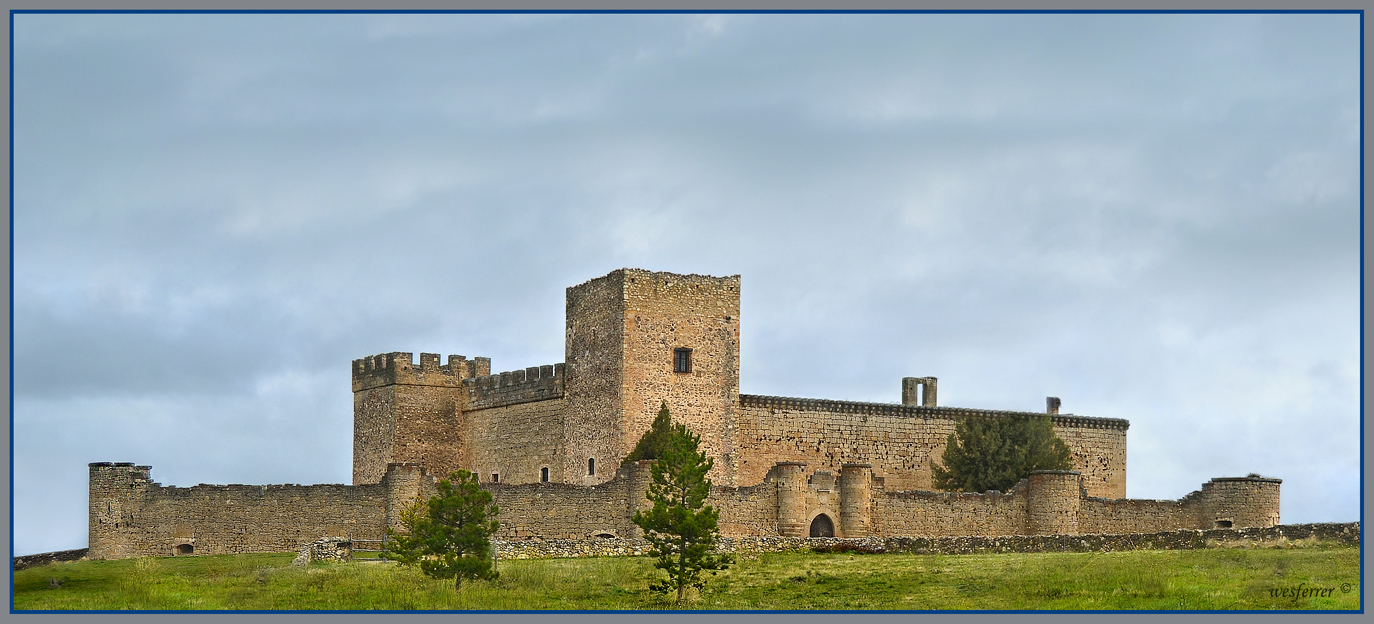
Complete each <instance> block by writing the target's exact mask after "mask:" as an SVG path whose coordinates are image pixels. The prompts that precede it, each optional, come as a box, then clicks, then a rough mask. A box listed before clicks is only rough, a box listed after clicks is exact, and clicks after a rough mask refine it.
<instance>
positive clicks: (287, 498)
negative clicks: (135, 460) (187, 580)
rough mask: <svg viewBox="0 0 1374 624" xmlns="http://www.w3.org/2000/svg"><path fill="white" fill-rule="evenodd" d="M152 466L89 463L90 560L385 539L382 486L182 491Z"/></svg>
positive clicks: (287, 548)
mask: <svg viewBox="0 0 1374 624" xmlns="http://www.w3.org/2000/svg"><path fill="white" fill-rule="evenodd" d="M150 470H151V468H150V467H148V466H134V465H133V464H127V463H117V464H111V463H96V464H91V466H90V479H91V485H90V522H89V530H90V534H89V540H90V541H89V549H90V550H89V554H88V556H89V557H90V558H92V559H121V558H126V557H142V556H150V555H154V556H169V555H175V554H226V553H242V552H287V551H295V550H296V549H297V548H298V547H299V546H300V544H302V543H305V542H310V541H313V540H315V539H317V538H319V537H321V536H326V535H345V536H351V537H356V538H359V539H381V538H382V530H383V527H384V526H385V525H384V522H385V518H386V493H385V486H384V485H382V484H375V485H363V486H349V485H198V486H195V487H189V488H179V487H165V486H162V485H160V484H158V483H154V482H153V481H152V480H151V479H150V478H149V471H150ZM179 548H180V550H178V549H179Z"/></svg>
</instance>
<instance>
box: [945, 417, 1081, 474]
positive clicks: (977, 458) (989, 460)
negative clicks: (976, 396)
mask: <svg viewBox="0 0 1374 624" xmlns="http://www.w3.org/2000/svg"><path fill="white" fill-rule="evenodd" d="M941 461H942V463H943V464H944V465H934V466H931V475H932V476H933V477H934V478H933V481H934V484H935V487H936V488H939V489H941V490H945V491H961V492H986V491H988V490H1000V491H1003V492H1005V491H1007V490H1010V489H1011V488H1012V486H1014V485H1016V483H1017V482H1018V481H1020V480H1021V479H1024V478H1026V477H1028V476H1030V473H1031V472H1033V471H1036V470H1069V469H1071V468H1073V461H1072V455H1071V453H1070V452H1069V446H1068V445H1067V444H1064V441H1063V440H1060V439H1059V438H1058V437H1057V436H1055V435H1054V424H1053V422H1051V421H1050V417H1049V415H1043V416H1030V417H1025V416H1000V417H993V418H979V417H973V418H966V419H964V420H962V421H960V422H959V423H958V424H957V425H955V427H954V433H952V434H950V435H949V439H948V441H947V443H946V445H945V453H944V455H943V456H942V458H941Z"/></svg>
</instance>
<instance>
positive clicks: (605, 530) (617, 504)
mask: <svg viewBox="0 0 1374 624" xmlns="http://www.w3.org/2000/svg"><path fill="white" fill-rule="evenodd" d="M613 474H614V475H615V476H614V477H613V478H612V479H611V480H610V481H607V482H605V483H601V484H598V485H592V486H579V485H569V484H566V483H526V484H519V485H510V484H499V483H498V484H484V485H483V487H484V488H486V489H487V491H489V492H491V495H492V502H494V503H496V505H497V507H499V508H500V518H499V520H500V523H501V529H500V531H498V532H497V534H496V536H497V538H499V539H530V538H538V539H589V538H594V537H597V536H612V537H616V538H636V537H641V535H642V534H641V532H640V530H639V527H638V526H635V524H634V522H632V521H631V518H633V517H634V512H635V511H637V510H640V509H645V508H647V507H648V506H649V505H648V499H647V498H645V496H644V493H645V492H646V491H648V489H649V462H647V461H645V462H638V463H636V464H634V465H631V466H627V467H625V468H624V469H621V470H619V471H616V472H615V473H613Z"/></svg>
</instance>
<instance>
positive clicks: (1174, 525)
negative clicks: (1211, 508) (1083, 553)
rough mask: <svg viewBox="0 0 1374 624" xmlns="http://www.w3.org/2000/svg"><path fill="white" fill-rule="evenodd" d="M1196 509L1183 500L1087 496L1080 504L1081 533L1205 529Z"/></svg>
mask: <svg viewBox="0 0 1374 624" xmlns="http://www.w3.org/2000/svg"><path fill="white" fill-rule="evenodd" d="M1201 528H1211V527H1201V526H1198V522H1197V519H1196V514H1195V513H1193V509H1192V508H1191V507H1189V506H1186V505H1184V503H1182V502H1180V501H1170V500H1143V499H1140V500H1137V499H1129V498H1122V499H1114V500H1113V499H1106V498H1097V497H1090V498H1085V499H1083V502H1082V504H1081V505H1080V506H1079V508H1078V530H1079V532H1080V533H1087V534H1091V533H1156V532H1159V531H1172V530H1176V529H1201Z"/></svg>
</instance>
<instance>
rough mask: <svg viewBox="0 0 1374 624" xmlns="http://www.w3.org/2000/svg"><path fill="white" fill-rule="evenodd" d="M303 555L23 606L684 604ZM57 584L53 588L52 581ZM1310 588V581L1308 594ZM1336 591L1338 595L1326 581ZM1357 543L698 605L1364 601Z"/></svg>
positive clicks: (60, 570)
mask: <svg viewBox="0 0 1374 624" xmlns="http://www.w3.org/2000/svg"><path fill="white" fill-rule="evenodd" d="M294 556H295V555H294V554H291V553H281V554H249V555H223V556H203V557H167V558H148V559H128V560H119V561H79V562H72V563H58V564H52V565H46V566H39V567H35V568H30V569H26V570H21V571H18V572H15V574H14V589H15V599H14V600H15V602H14V608H15V609H16V610H51V609H59V610H88V609H95V610H105V609H155V610H165V609H235V610H237V609H254V610H258V609H271V610H278V609H288V610H296V609H307V610H315V609H345V610H355V609H399V610H431V609H457V610H468V609H476V610H491V609H503V610H504V609H518V610H524V609H532V610H538V609H577V610H585V609H616V610H619V609H674V608H676V607H675V606H674V605H673V604H671V603H669V602H665V601H663V600H662V599H661V598H659V597H658V596H656V595H654V594H652V593H650V592H649V591H648V589H647V588H648V585H649V582H650V580H651V579H652V578H654V576H655V573H657V570H654V569H653V566H652V560H650V559H648V558H645V557H611V558H597V559H545V560H531V561H502V562H500V564H499V570H500V572H501V577H500V578H499V579H497V580H495V581H491V582H484V581H477V582H469V583H464V584H463V591H462V593H460V594H455V593H454V591H453V584H452V582H451V581H434V580H430V579H428V578H426V577H425V576H423V575H422V574H420V573H419V572H417V571H415V570H411V569H407V568H401V567H398V566H395V565H393V564H390V563H376V562H372V563H363V562H355V563H349V564H327V563H320V564H312V565H311V566H309V567H307V568H301V567H292V566H291V565H290V563H291V560H292V558H293V557H294ZM54 579H56V581H58V583H59V586H57V587H54V586H53V580H54ZM1295 590H1296V591H1295ZM1328 590H1329V591H1328ZM1359 590H1360V577H1359V549H1358V548H1353V547H1348V546H1327V545H1308V546H1305V547H1298V548H1293V547H1286V548H1223V549H1211V550H1188V551H1130V552H1108V553H1027V554H989V555H911V554H884V555H855V554H812V553H768V554H762V555H758V556H754V557H752V558H748V559H742V560H741V561H739V563H737V564H736V565H735V566H733V567H731V569H729V570H727V571H725V572H722V573H720V574H719V575H718V576H716V577H713V578H711V579H710V581H709V582H708V584H707V586H706V589H705V591H703V592H702V593H701V594H699V595H696V596H693V598H692V600H691V601H690V602H689V604H687V605H686V606H685V607H684V608H688V609H901V610H908V609H911V610H926V609H935V610H964V609H1165V610H1174V609H1186V610H1193V609H1341V610H1354V609H1359V608H1360V591H1359Z"/></svg>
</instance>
